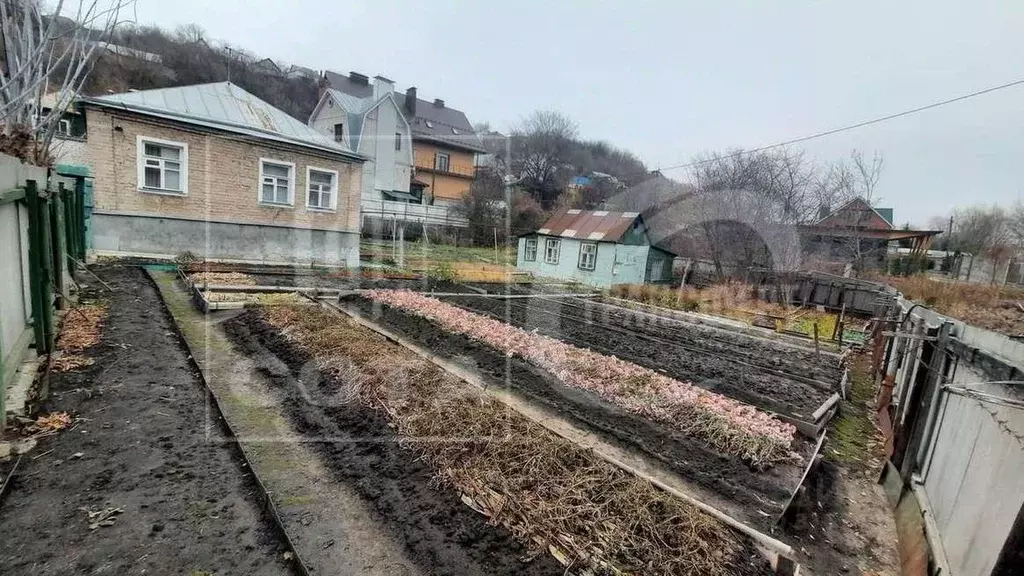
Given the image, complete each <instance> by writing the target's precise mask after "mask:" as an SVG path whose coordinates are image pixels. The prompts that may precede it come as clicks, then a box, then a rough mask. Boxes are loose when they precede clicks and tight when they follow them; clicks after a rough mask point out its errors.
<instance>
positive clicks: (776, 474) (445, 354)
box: [341, 296, 815, 530]
mask: <svg viewBox="0 0 1024 576" xmlns="http://www.w3.org/2000/svg"><path fill="white" fill-rule="evenodd" d="M341 306H342V307H343V308H345V309H346V310H347V311H349V312H351V313H355V314H358V315H359V316H361V317H363V318H365V319H368V320H371V321H372V322H373V323H374V324H376V325H377V326H378V327H380V328H382V329H384V330H386V331H388V332H390V333H392V334H395V335H397V336H400V337H404V338H406V339H407V340H408V341H409V342H411V343H413V344H416V345H418V346H420V347H421V348H424V349H428V350H430V352H431V353H432V354H434V355H435V356H437V357H439V358H445V359H448V360H450V361H453V362H455V363H456V364H459V365H461V366H463V367H464V368H466V369H469V370H471V371H473V372H475V373H476V374H477V375H478V376H479V377H480V378H481V380H482V381H483V382H484V383H485V384H486V385H487V386H490V387H500V388H501V389H504V390H508V391H510V392H512V393H513V394H515V395H517V396H519V397H521V398H523V399H525V400H527V401H528V402H531V403H533V404H536V405H538V406H541V407H544V408H546V409H547V410H549V411H551V412H552V413H556V414H558V415H560V417H561V418H563V419H565V420H566V421H567V422H569V423H571V424H573V425H575V426H577V427H581V428H583V429H585V430H590V431H592V432H593V433H594V434H595V436H596V437H598V438H602V439H604V441H606V442H610V443H612V444H614V445H618V446H621V447H623V448H625V449H628V450H631V451H634V452H635V453H637V454H638V455H641V457H646V458H648V459H651V460H654V461H656V462H658V463H660V466H662V467H663V468H664V469H666V470H668V471H671V473H674V474H675V475H676V476H677V478H678V479H679V480H680V481H682V482H684V483H686V484H687V485H688V486H689V490H691V494H692V495H694V496H695V497H697V498H698V499H700V500H702V501H704V502H706V503H708V504H711V505H712V506H714V507H716V508H719V509H720V510H722V511H724V512H726V513H727V514H729V515H731V516H732V517H734V518H736V519H739V520H741V521H743V522H746V523H747V524H749V525H751V526H757V527H759V528H760V529H762V530H768V529H771V528H772V527H773V526H774V522H775V521H776V520H777V519H778V518H779V517H780V516H781V514H782V513H783V512H784V510H785V509H786V507H787V505H788V502H789V500H790V498H791V497H792V495H793V494H794V492H795V491H796V489H797V487H798V486H799V484H800V481H801V478H802V475H803V472H804V467H803V464H805V463H807V462H810V461H811V460H812V459H813V453H814V450H815V445H814V444H812V443H811V442H810V441H808V440H807V439H806V438H804V437H803V436H801V435H796V436H793V437H792V438H791V444H790V451H791V452H793V453H795V454H796V455H797V456H796V457H794V458H791V459H784V460H781V461H777V462H775V463H774V464H773V465H772V466H771V467H769V468H767V469H764V470H759V469H756V468H755V467H753V466H752V465H751V462H750V461H749V460H746V459H744V458H743V457H741V456H739V455H736V454H729V453H724V452H722V451H720V450H718V449H716V448H714V447H713V446H712V445H711V444H709V443H708V442H707V441H705V440H704V439H702V438H699V437H696V436H692V435H688V434H684V433H683V432H682V431H681V430H680V427H678V426H676V425H674V424H672V423H665V422H662V421H658V420H655V419H654V418H651V417H649V416H647V415H644V414H640V413H637V412H632V411H630V410H627V409H625V408H622V407H620V406H618V405H616V404H615V403H613V402H611V401H608V400H605V399H603V398H602V397H601V396H599V395H598V394H596V393H594V392H591V391H588V390H586V389H583V388H579V387H575V386H571V385H568V384H566V382H565V381H563V379H562V378H561V376H564V374H555V373H552V372H551V371H549V370H546V369H544V368H541V367H539V366H537V364H535V363H534V362H532V361H530V360H528V359H526V358H523V357H520V356H517V355H515V354H512V355H509V354H508V353H506V352H504V351H502V350H499V349H498V348H496V347H494V346H492V345H490V344H487V343H486V342H483V341H481V340H478V339H474V338H471V337H469V336H467V335H465V334H461V333H458V332H454V331H452V330H448V329H446V328H443V327H442V326H441V325H440V324H438V323H437V322H434V321H432V320H428V319H427V318H424V317H423V316H419V315H417V314H414V313H411V312H407V311H405V310H403V309H401V308H397V307H393V306H388V305H383V304H381V303H380V302H375V301H373V300H370V299H368V298H365V297H362V296H349V297H346V298H343V299H342V301H341ZM584 369H586V368H584Z"/></svg>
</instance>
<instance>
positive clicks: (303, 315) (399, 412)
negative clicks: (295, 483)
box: [226, 299, 770, 575]
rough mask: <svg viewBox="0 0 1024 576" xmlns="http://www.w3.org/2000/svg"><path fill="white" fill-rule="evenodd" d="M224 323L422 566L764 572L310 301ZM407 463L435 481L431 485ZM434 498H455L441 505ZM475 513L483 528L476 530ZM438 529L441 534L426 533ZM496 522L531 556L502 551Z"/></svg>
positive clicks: (673, 510)
mask: <svg viewBox="0 0 1024 576" xmlns="http://www.w3.org/2000/svg"><path fill="white" fill-rule="evenodd" d="M358 301H359V302H362V303H364V304H367V305H370V306H372V304H371V303H369V302H368V301H367V300H365V299H358ZM226 328H227V330H228V332H229V334H231V335H232V339H233V340H234V341H235V343H236V345H238V346H240V347H242V348H243V349H245V350H246V351H247V352H249V353H250V354H253V355H256V354H260V353H267V352H269V353H272V354H274V356H275V358H276V359H277V361H278V362H280V363H283V364H284V365H285V366H287V370H286V371H285V372H287V373H286V374H277V376H276V379H277V381H278V384H279V386H280V387H281V388H283V389H285V390H284V393H285V396H286V398H287V400H286V406H287V407H288V410H289V412H290V413H291V414H292V415H293V418H294V419H295V423H296V425H297V427H298V428H299V430H300V431H303V432H305V433H307V434H320V435H324V436H331V437H336V438H348V439H349V440H350V441H347V442H333V443H323V444H320V445H318V446H319V449H320V450H321V451H323V453H324V455H325V456H326V458H325V461H326V462H328V464H329V466H330V467H331V468H332V469H333V470H334V471H335V473H336V474H338V475H339V477H341V478H343V479H345V480H348V481H351V482H352V485H353V486H354V487H355V488H356V489H357V490H358V491H359V492H360V493H361V494H362V495H363V496H364V497H367V498H368V499H370V500H372V501H373V502H374V505H375V509H376V510H377V512H378V513H379V514H380V515H381V516H382V517H383V518H384V519H386V520H388V521H389V522H390V523H391V524H392V525H393V527H394V530H395V531H396V533H398V534H400V535H401V536H402V537H403V538H404V540H405V542H406V545H407V546H409V547H410V548H412V549H413V553H414V554H415V555H418V556H419V557H424V558H426V557H428V556H429V558H428V559H429V561H430V562H431V563H432V567H431V569H429V570H427V571H429V572H434V573H439V572H443V571H446V570H450V571H453V572H458V573H476V572H477V571H476V570H475V569H474V567H476V568H481V569H483V567H484V566H486V569H485V570H486V572H487V573H494V574H511V573H531V574H556V573H557V574H562V573H563V572H565V571H566V570H567V568H566V567H565V566H562V565H558V564H556V563H555V562H553V560H552V556H553V557H554V558H557V559H558V560H560V561H561V562H562V564H564V565H567V566H569V567H570V568H571V570H570V572H574V573H575V572H583V571H589V572H591V573H645V574H694V575H696V574H700V575H726V574H737V575H757V574H769V573H770V568H769V566H768V564H767V562H766V561H765V560H763V558H762V557H761V556H760V554H759V553H758V552H757V551H756V550H755V547H754V545H753V543H752V542H750V541H749V540H748V539H746V538H745V537H744V536H742V535H740V534H738V533H736V532H734V531H732V530H731V529H729V528H727V527H725V526H724V525H722V524H720V523H719V522H718V521H716V520H714V519H713V518H711V517H709V516H707V515H705V514H704V513H702V512H701V511H700V510H698V509H697V508H695V507H694V506H693V505H691V504H688V503H686V502H684V501H681V500H678V499H675V498H671V497H668V496H667V495H665V494H663V493H661V492H660V491H658V490H656V489H655V488H653V487H652V486H651V485H650V484H648V483H647V482H645V481H642V480H639V479H637V478H636V477H634V476H632V475H629V474H626V473H624V472H623V471H621V470H619V469H618V468H615V467H614V466H612V465H610V464H608V463H606V462H604V461H602V460H599V459H598V458H596V457H595V456H594V455H593V454H592V453H591V452H589V451H587V450H585V449H582V448H580V447H577V446H575V445H573V444H571V443H569V442H567V441H565V440H563V439H561V438H559V437H557V436H555V435H554V434H552V433H551V432H549V431H547V430H546V429H544V428H543V427H541V426H539V425H537V424H535V423H533V422H531V421H529V420H527V419H526V418H525V417H522V416H520V415H519V414H518V413H516V412H513V411H511V410H509V409H508V408H506V407H505V406H504V405H502V404H500V403H498V402H497V401H495V400H493V399H491V398H490V397H489V396H487V395H486V394H484V393H482V392H480V391H478V390H476V389H474V388H471V387H470V386H468V385H467V384H465V383H464V382H461V381H459V380H457V379H456V378H454V377H453V376H451V375H449V374H447V373H445V372H444V371H443V370H441V369H440V368H438V367H436V366H434V365H433V364H431V363H430V362H428V361H426V360H424V359H422V358H419V357H418V356H415V355H414V354H412V353H411V352H408V351H406V350H405V349H403V348H401V347H399V346H397V345H394V344H392V343H389V342H388V341H386V340H385V339H384V338H383V337H380V336H378V335H377V334H374V333H373V332H371V331H369V330H367V329H365V328H362V327H360V326H358V325H356V324H355V323H352V322H349V321H346V320H344V319H341V318H339V317H337V316H335V315H333V314H332V313H331V312H329V311H327V310H324V309H323V308H320V307H317V306H274V307H266V308H262V309H260V310H252V311H247V312H245V313H244V314H242V315H240V316H238V317H236V318H234V319H232V320H229V321H228V323H227V325H226ZM300 381H301V382H305V383H306V385H305V386H303V385H302V383H301V382H300ZM454 435H457V436H454ZM423 474H428V475H429V477H428V480H429V479H431V478H432V482H433V484H435V485H437V486H440V487H441V488H442V490H441V491H440V492H437V493H436V494H435V495H434V496H431V495H430V494H429V491H434V490H435V487H431V486H428V485H427V483H425V482H423V481H417V480H416V478H417V477H420V478H421V477H422V475H423ZM453 494H454V495H456V497H454V498H453V497H452V495H453ZM459 495H461V503H460V500H459ZM439 501H445V502H454V503H456V504H458V507H461V509H458V508H456V507H452V506H447V507H446V508H445V509H444V511H443V512H442V511H440V510H439V509H438V506H439V504H438V503H437V502H439ZM471 508H472V509H475V510H476V511H477V512H473V511H472V510H471ZM478 512H479V513H482V514H483V515H484V516H479V515H477V513H478ZM467 514H470V515H473V516H476V518H478V519H479V520H474V519H473V518H471V517H467ZM485 517H486V522H487V523H489V524H491V525H493V526H496V527H497V528H496V529H486V530H485V529H484V528H486V527H484V526H483V520H484V518H485ZM438 530H447V531H448V532H447V533H444V534H440V535H438V536H437V537H436V538H434V537H432V536H431V534H434V533H436V532H437V531H438ZM502 535H511V536H512V537H513V538H514V539H515V540H517V541H518V542H520V543H521V544H522V545H523V546H524V550H523V551H522V553H521V554H520V556H523V557H530V558H533V560H532V562H531V563H530V564H527V565H522V564H517V563H518V562H520V560H519V559H518V558H515V557H511V556H509V555H508V554H507V553H506V551H507V550H508V548H507V546H503V545H502V544H501V542H502V538H505V537H506V536H502ZM548 553H550V555H549V554H548ZM431 554H432V556H431ZM460 562H462V563H463V564H462V565H459V563H460ZM488 563H489V564H488ZM517 566H518V567H517Z"/></svg>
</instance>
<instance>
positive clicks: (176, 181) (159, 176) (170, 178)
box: [136, 136, 188, 194]
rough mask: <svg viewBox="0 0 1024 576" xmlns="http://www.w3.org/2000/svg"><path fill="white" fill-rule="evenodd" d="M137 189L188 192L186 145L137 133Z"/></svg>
mask: <svg viewBox="0 0 1024 576" xmlns="http://www.w3.org/2000/svg"><path fill="white" fill-rule="evenodd" d="M137 152H138V157H137V159H136V163H137V167H138V171H139V190H141V191H143V192H153V193H158V194H185V193H187V192H188V145H187V144H184V143H183V142H171V141H168V140H158V139H156V138H147V137H145V136H139V137H138V141H137Z"/></svg>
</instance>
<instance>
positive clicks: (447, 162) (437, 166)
mask: <svg viewBox="0 0 1024 576" xmlns="http://www.w3.org/2000/svg"><path fill="white" fill-rule="evenodd" d="M441 158H444V168H443V169H442V168H441ZM434 170H437V171H438V172H451V170H452V155H451V154H445V153H444V152H435V153H434Z"/></svg>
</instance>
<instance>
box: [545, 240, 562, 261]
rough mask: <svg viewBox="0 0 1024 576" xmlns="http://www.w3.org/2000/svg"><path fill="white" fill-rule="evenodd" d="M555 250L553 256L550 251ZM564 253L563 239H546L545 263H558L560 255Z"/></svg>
mask: <svg viewBox="0 0 1024 576" xmlns="http://www.w3.org/2000/svg"><path fill="white" fill-rule="evenodd" d="M552 249H553V250H554V253H555V256H554V258H551V256H550V252H551V251H552ZM561 253H562V241H561V240H559V239H558V238H545V239H544V263H545V264H558V257H559V256H560V255H561Z"/></svg>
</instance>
